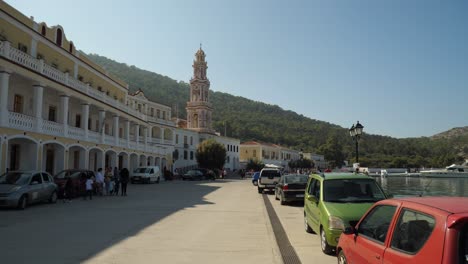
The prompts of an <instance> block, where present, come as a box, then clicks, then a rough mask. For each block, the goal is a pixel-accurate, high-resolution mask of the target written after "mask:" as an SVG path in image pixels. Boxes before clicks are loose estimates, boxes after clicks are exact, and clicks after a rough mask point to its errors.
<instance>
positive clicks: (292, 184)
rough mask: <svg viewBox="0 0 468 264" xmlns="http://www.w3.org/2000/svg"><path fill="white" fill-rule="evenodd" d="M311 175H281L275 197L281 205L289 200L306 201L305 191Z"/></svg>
mask: <svg viewBox="0 0 468 264" xmlns="http://www.w3.org/2000/svg"><path fill="white" fill-rule="evenodd" d="M308 179H309V175H303V174H287V175H283V176H281V178H280V180H279V182H278V184H277V185H276V188H275V199H276V200H280V203H281V205H284V204H286V203H287V202H293V201H304V192H305V188H306V185H307V180H308Z"/></svg>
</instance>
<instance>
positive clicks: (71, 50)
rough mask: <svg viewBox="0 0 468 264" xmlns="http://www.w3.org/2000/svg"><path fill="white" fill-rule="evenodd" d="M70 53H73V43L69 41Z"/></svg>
mask: <svg viewBox="0 0 468 264" xmlns="http://www.w3.org/2000/svg"><path fill="white" fill-rule="evenodd" d="M69 50H70V53H73V43H71V42H70V49H69Z"/></svg>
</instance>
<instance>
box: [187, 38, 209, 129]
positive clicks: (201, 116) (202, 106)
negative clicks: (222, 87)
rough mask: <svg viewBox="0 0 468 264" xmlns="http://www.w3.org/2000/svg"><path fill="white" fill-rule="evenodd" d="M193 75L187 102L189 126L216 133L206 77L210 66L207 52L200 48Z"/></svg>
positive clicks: (189, 127) (194, 62)
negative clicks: (213, 127)
mask: <svg viewBox="0 0 468 264" xmlns="http://www.w3.org/2000/svg"><path fill="white" fill-rule="evenodd" d="M192 67H193V77H192V79H191V80H190V101H188V102H187V108H186V109H187V128H188V129H190V130H195V131H198V132H202V133H210V134H214V133H215V131H214V130H213V129H212V126H211V112H212V110H213V108H212V106H211V104H210V101H209V90H210V81H209V80H208V78H207V77H206V69H207V68H208V66H207V63H206V61H205V52H204V51H203V50H202V48H201V45H200V49H199V50H198V51H197V53H195V60H194V61H193V66H192Z"/></svg>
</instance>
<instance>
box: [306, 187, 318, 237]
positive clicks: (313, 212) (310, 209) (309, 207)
mask: <svg viewBox="0 0 468 264" xmlns="http://www.w3.org/2000/svg"><path fill="white" fill-rule="evenodd" d="M317 182H318V186H320V181H319V180H317V179H311V180H310V183H309V185H308V187H307V190H306V191H307V193H306V198H305V203H304V207H305V211H306V215H307V222H308V223H309V226H310V227H311V228H312V229H313V230H314V231H317V230H318V228H317V226H318V219H319V218H318V216H317V211H318V210H317V208H318V203H319V199H320V198H317V197H316V187H317Z"/></svg>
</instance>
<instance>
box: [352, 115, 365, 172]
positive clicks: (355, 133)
mask: <svg viewBox="0 0 468 264" xmlns="http://www.w3.org/2000/svg"><path fill="white" fill-rule="evenodd" d="M363 129H364V126H363V125H361V124H360V123H359V121H357V123H356V124H353V126H351V128H350V129H349V135H350V136H351V137H352V138H353V140H354V141H355V142H356V163H359V139H360V138H361V134H362V130H363Z"/></svg>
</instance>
